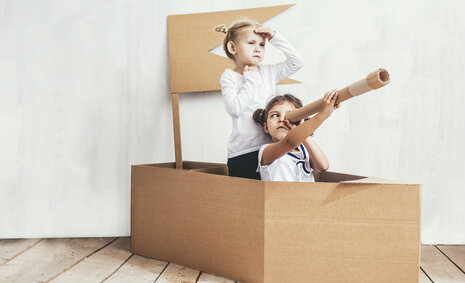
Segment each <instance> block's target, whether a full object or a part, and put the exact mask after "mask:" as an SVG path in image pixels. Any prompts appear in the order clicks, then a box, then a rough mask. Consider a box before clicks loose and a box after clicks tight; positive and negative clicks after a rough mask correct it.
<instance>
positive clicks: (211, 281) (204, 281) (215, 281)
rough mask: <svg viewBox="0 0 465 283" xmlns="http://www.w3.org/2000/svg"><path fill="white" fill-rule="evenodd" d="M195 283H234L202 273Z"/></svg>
mask: <svg viewBox="0 0 465 283" xmlns="http://www.w3.org/2000/svg"><path fill="white" fill-rule="evenodd" d="M197 283H234V281H233V280H229V279H227V278H224V277H221V276H216V275H213V274H208V273H205V272H202V274H201V275H200V277H199V280H197Z"/></svg>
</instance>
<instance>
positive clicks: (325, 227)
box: [132, 162, 420, 283]
mask: <svg viewBox="0 0 465 283" xmlns="http://www.w3.org/2000/svg"><path fill="white" fill-rule="evenodd" d="M183 165H184V168H185V170H176V169H174V168H175V165H174V163H165V164H149V165H137V166H133V167H132V250H133V252H134V253H135V254H138V255H142V256H146V257H150V258H155V259H159V260H164V261H169V262H174V263H177V264H181V265H185V266H189V267H192V268H195V269H198V270H202V271H205V272H208V273H212V274H218V275H221V276H225V277H227V278H230V279H233V280H237V281H240V282H245V283H247V282H342V281H344V282H380V281H384V282H418V268H419V256H420V254H419V248H420V185H412V184H396V183H392V182H391V181H388V180H381V181H382V182H384V183H370V182H371V181H370V179H367V178H364V177H361V176H352V175H348V174H339V173H331V172H326V173H322V174H320V175H319V176H318V179H319V181H320V182H316V183H292V182H265V181H258V180H249V179H242V178H234V177H228V176H224V175H221V174H222V173H223V174H226V172H227V168H226V166H225V165H221V164H211V163H200V162H198V163H193V162H184V164H183ZM198 170H210V172H212V173H216V174H206V173H202V172H198ZM372 180H373V179H372ZM374 180H375V181H378V180H377V179H374ZM321 181H323V182H321ZM329 181H330V182H329ZM337 181H341V182H340V183H337ZM365 182H368V183H365Z"/></svg>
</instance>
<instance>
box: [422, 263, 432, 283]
mask: <svg viewBox="0 0 465 283" xmlns="http://www.w3.org/2000/svg"><path fill="white" fill-rule="evenodd" d="M420 269H421V271H422V272H423V273H424V274H425V275H426V277H428V279H429V281H431V282H433V283H434V281H433V279H431V277H429V275H428V273H426V271H425V270H423V267H421V266H420Z"/></svg>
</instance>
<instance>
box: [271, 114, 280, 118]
mask: <svg viewBox="0 0 465 283" xmlns="http://www.w3.org/2000/svg"><path fill="white" fill-rule="evenodd" d="M270 117H271V118H278V117H279V115H278V114H271V116H270Z"/></svg>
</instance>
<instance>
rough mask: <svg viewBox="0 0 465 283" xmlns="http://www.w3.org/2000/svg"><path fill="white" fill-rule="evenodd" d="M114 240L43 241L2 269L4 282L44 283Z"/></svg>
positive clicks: (0, 268)
mask: <svg viewBox="0 0 465 283" xmlns="http://www.w3.org/2000/svg"><path fill="white" fill-rule="evenodd" d="M112 240H113V238H88V239H43V240H42V241H40V242H39V243H37V244H36V245H35V246H33V247H31V248H30V249H28V250H26V251H24V252H23V253H21V254H20V255H18V256H17V257H15V258H13V259H12V260H10V261H9V262H7V263H5V264H4V265H2V266H0V279H1V281H2V282H45V281H47V280H49V279H50V278H52V277H54V276H55V275H56V274H59V273H61V272H62V271H63V270H66V269H67V268H68V267H69V266H72V265H73V264H74V263H76V262H79V261H80V260H82V259H83V258H85V257H86V256H88V255H90V254H92V253H93V252H95V251H96V250H98V249H99V248H100V247H102V246H104V245H105V244H107V243H108V242H110V241H112Z"/></svg>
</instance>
